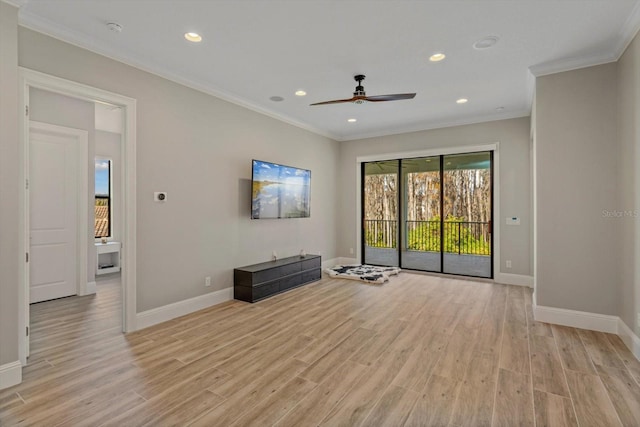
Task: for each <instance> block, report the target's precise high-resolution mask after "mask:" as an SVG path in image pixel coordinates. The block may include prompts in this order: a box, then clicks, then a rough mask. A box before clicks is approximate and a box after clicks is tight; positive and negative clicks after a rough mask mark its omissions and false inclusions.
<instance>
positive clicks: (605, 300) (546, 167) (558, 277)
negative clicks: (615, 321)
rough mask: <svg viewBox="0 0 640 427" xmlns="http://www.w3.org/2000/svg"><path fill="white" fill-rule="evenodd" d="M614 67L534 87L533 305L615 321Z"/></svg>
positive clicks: (593, 69)
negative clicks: (613, 318)
mask: <svg viewBox="0 0 640 427" xmlns="http://www.w3.org/2000/svg"><path fill="white" fill-rule="evenodd" d="M616 107H617V105H616V64H615V63H612V64H606V65H601V66H596V67H590V68H585V69H581V70H576V71H569V72H565V73H559V74H553V75H549V76H544V77H540V78H538V79H537V82H536V128H535V134H536V153H535V160H536V170H535V174H536V199H537V200H536V203H537V212H536V215H537V225H536V238H537V252H536V263H537V271H536V283H537V285H536V286H537V287H536V297H537V303H538V305H542V306H550V307H558V308H564V309H571V310H579V311H586V312H591V313H600V314H609V315H615V314H617V304H618V301H619V298H618V290H619V287H618V283H619V278H620V275H619V262H618V257H619V255H620V251H619V239H618V237H619V235H618V231H619V228H618V225H619V222H620V220H619V219H616V218H611V217H607V216H606V214H605V212H606V211H609V212H611V211H614V210H617V209H619V207H620V204H619V203H618V196H617V194H618V188H617V186H618V184H619V179H618V177H619V175H618V155H617V153H618V150H619V144H618V141H617V129H616Z"/></svg>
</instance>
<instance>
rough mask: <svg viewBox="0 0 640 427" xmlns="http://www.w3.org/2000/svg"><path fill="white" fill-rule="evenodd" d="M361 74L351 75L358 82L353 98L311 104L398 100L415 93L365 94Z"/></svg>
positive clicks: (412, 95)
mask: <svg viewBox="0 0 640 427" xmlns="http://www.w3.org/2000/svg"><path fill="white" fill-rule="evenodd" d="M364 77H365V76H364V75H363V74H358V75H357V76H353V79H354V80H355V81H357V82H358V86H356V91H355V92H353V98H349V99H335V100H333V101H324V102H316V103H315V104H311V105H327V104H341V103H343V102H351V103H354V104H363V103H364V102H385V101H400V100H402V99H413V98H414V97H415V96H416V94H415V93H394V94H391V95H374V96H367V94H366V92H365V91H364V87H363V86H362V81H363V80H364Z"/></svg>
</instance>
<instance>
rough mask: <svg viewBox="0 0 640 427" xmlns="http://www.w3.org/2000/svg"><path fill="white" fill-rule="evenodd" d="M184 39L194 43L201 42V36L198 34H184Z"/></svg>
mask: <svg viewBox="0 0 640 427" xmlns="http://www.w3.org/2000/svg"><path fill="white" fill-rule="evenodd" d="M184 38H185V39H187V40H189V41H190V42H194V43H198V42H201V41H202V36H201V35H200V34H198V33H184Z"/></svg>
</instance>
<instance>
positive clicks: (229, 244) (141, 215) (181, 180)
mask: <svg viewBox="0 0 640 427" xmlns="http://www.w3.org/2000/svg"><path fill="white" fill-rule="evenodd" d="M19 46H20V49H19V64H20V65H21V66H23V67H27V68H31V69H34V70H37V71H41V72H44V73H48V74H52V75H55V76H59V77H62V78H65V79H69V80H72V81H76V82H80V83H84V84H88V85H90V86H94V87H97V88H101V89H104V90H108V91H111V92H115V93H119V94H122V95H125V96H129V97H132V98H135V99H137V129H138V135H137V150H138V153H137V164H136V169H137V194H138V200H137V217H138V220H137V249H138V251H137V261H138V265H137V303H138V307H137V311H138V312H141V311H145V310H149V309H152V308H156V307H160V306H163V305H166V304H170V303H173V302H177V301H182V300H185V299H187V298H191V297H195V296H199V295H202V294H205V293H207V292H212V291H216V290H219V289H223V288H227V287H230V286H232V283H233V274H232V272H233V270H232V269H233V267H234V266H242V265H246V264H251V263H255V262H260V261H265V260H268V259H270V256H271V253H272V251H274V250H275V251H277V252H278V254H279V255H280V256H286V255H294V254H297V253H299V252H300V249H303V248H304V249H305V250H306V252H307V253H321V254H322V255H323V257H324V258H325V259H329V258H333V257H335V256H336V230H337V222H338V221H337V219H336V213H337V207H336V203H335V190H336V188H337V186H338V181H337V176H338V172H337V166H336V163H337V160H338V150H339V147H338V143H337V142H335V141H331V140H329V139H327V138H325V137H321V136H318V135H315V134H312V133H310V132H308V131H305V130H302V129H299V128H296V127H293V126H291V125H288V124H285V123H282V122H280V121H277V120H274V119H271V118H269V117H266V116H263V115H261V114H258V113H255V112H252V111H249V110H246V109H244V108H242V107H239V106H236V105H233V104H230V103H228V102H225V101H222V100H220V99H218V98H215V97H212V96H209V95H207V94H204V93H201V92H198V91H195V90H191V89H188V88H186V87H184V86H181V85H179V84H176V83H172V82H170V81H168V80H165V79H162V78H160V77H157V76H154V75H152V74H149V73H146V72H143V71H140V70H138V69H135V68H133V67H129V66H127V65H124V64H122V63H119V62H116V61H113V60H110V59H108V58H105V57H103V56H100V55H97V54H93V53H90V52H88V51H86V50H83V49H80V48H78V47H75V46H72V45H69V44H66V43H63V42H60V41H58V40H55V39H53V38H50V37H47V36H45V35H42V34H39V33H36V32H33V31H30V30H27V29H24V28H20V31H19ZM252 158H257V159H261V160H269V161H274V162H279V163H283V164H287V165H292V166H297V167H301V168H305V169H310V170H311V171H312V183H311V218H306V219H290V220H254V221H252V220H251V219H250V199H251V190H250V179H251V159H252ZM154 191H166V192H168V197H167V201H166V202H165V203H156V202H154V201H153V192H154ZM205 276H212V279H213V283H212V286H211V287H208V288H205V287H204V278H205Z"/></svg>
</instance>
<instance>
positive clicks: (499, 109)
mask: <svg viewBox="0 0 640 427" xmlns="http://www.w3.org/2000/svg"><path fill="white" fill-rule="evenodd" d="M496 111H504V107H498V108H496Z"/></svg>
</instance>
